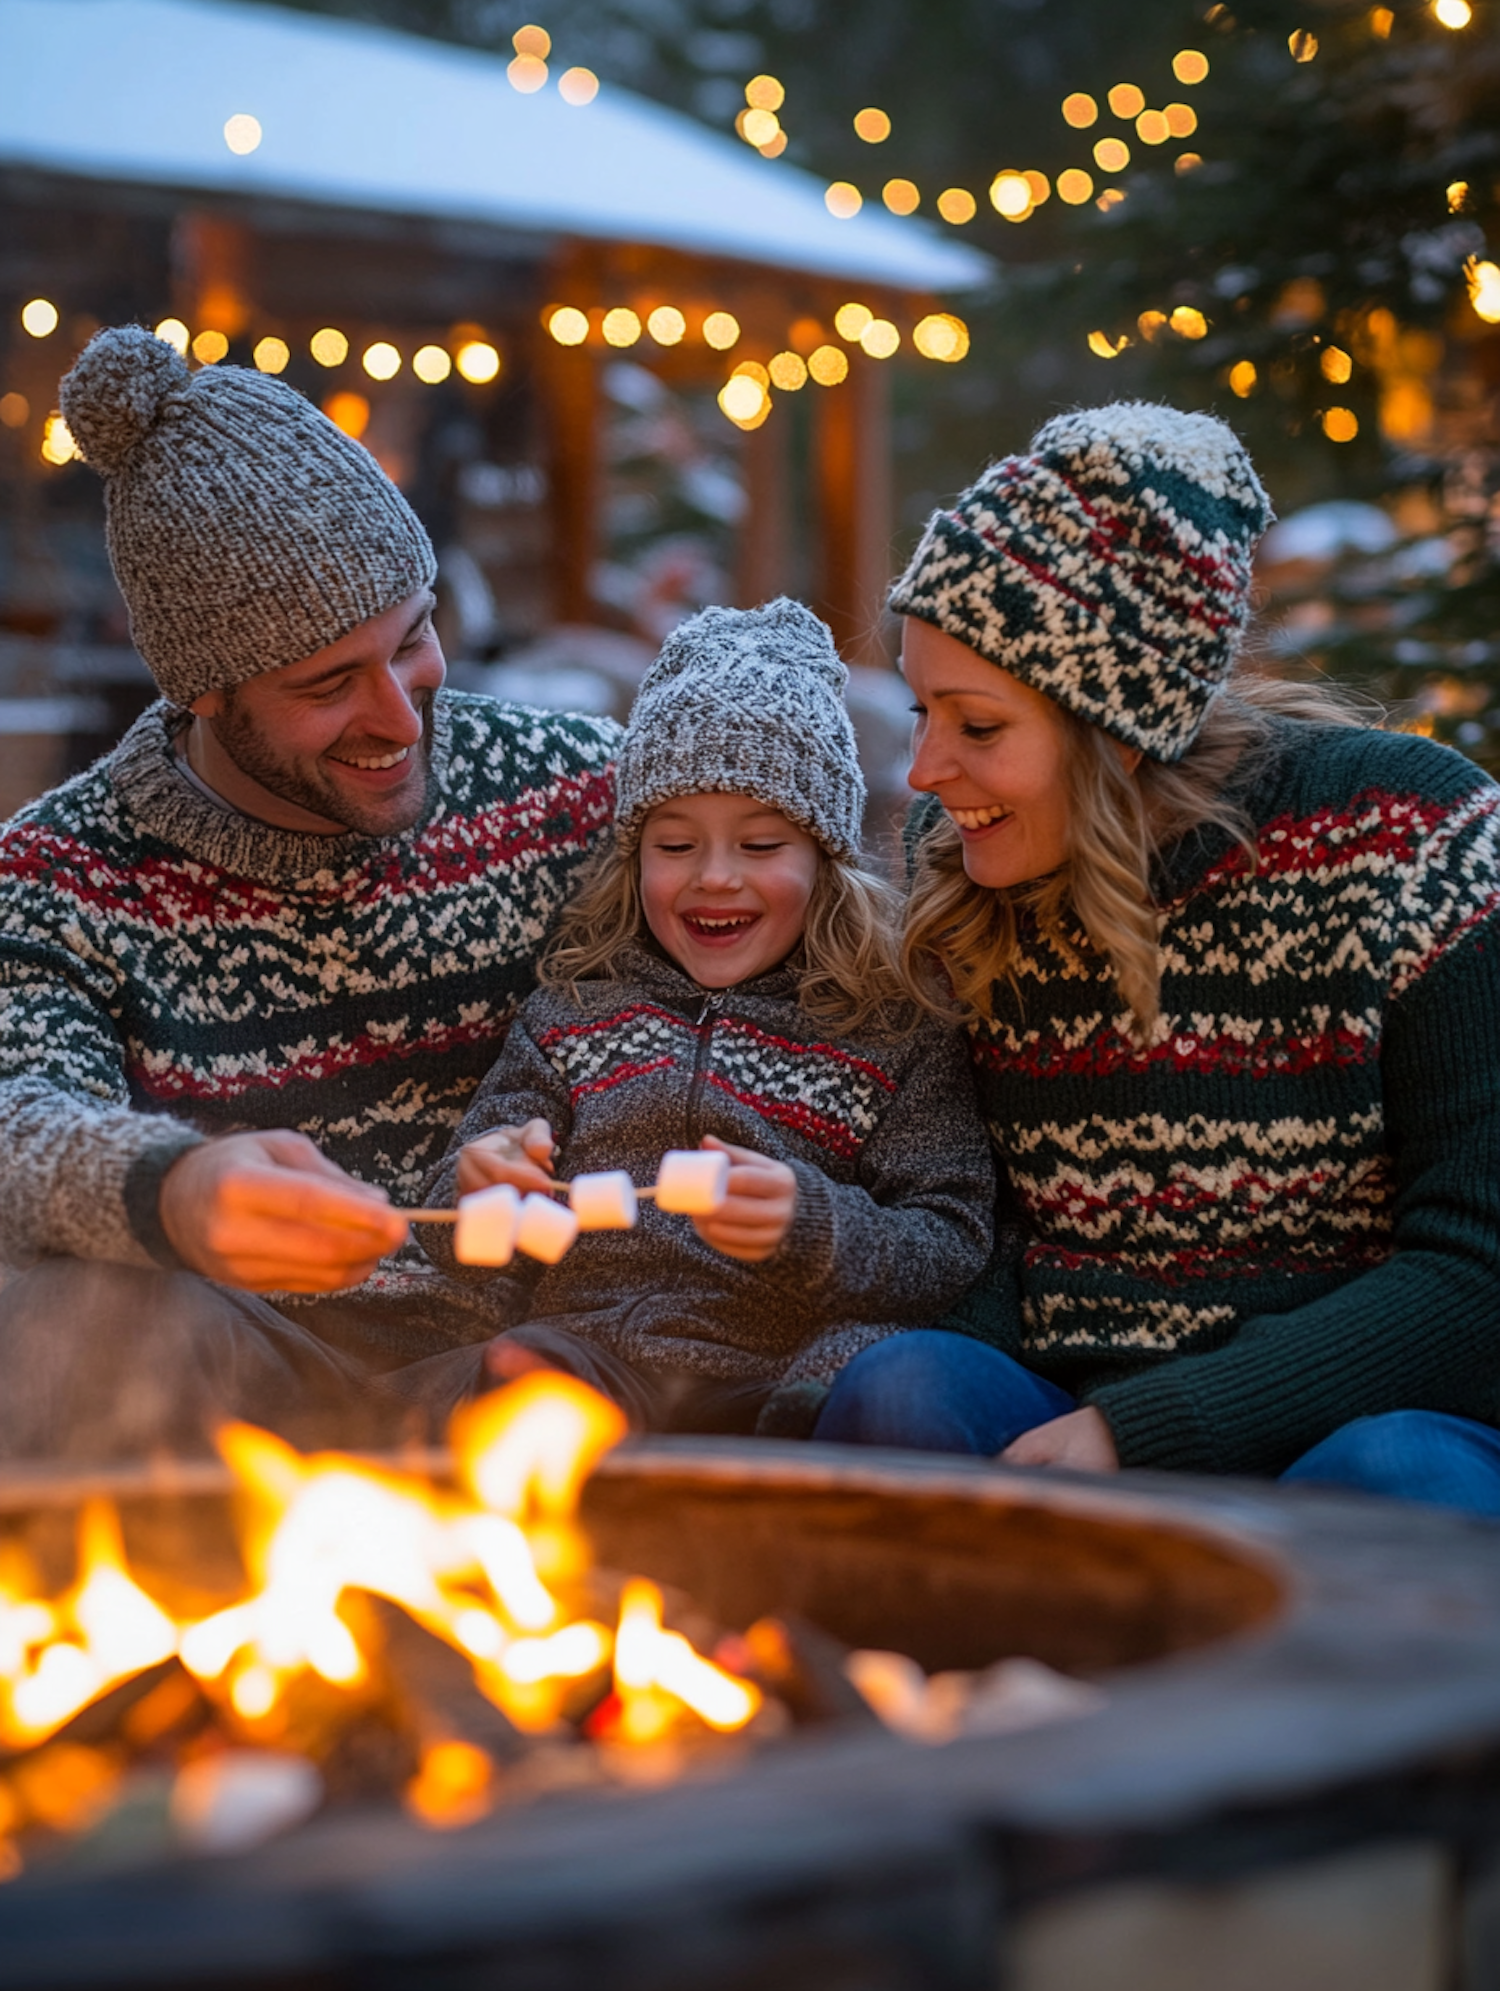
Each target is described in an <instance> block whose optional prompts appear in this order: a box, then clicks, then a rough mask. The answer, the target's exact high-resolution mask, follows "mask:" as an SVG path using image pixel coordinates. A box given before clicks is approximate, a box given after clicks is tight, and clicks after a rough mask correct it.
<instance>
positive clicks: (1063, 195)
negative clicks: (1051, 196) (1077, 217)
mask: <svg viewBox="0 0 1500 1991" xmlns="http://www.w3.org/2000/svg"><path fill="white" fill-rule="evenodd" d="M1093 197H1094V180H1093V175H1092V174H1091V173H1085V172H1084V171H1083V170H1082V168H1081V167H1078V166H1070V167H1069V168H1068V170H1067V171H1066V172H1065V173H1059V174H1058V176H1057V198H1058V199H1059V200H1060V201H1066V202H1067V204H1068V206H1069V207H1082V206H1083V204H1084V202H1085V201H1086V200H1092V199H1093Z"/></svg>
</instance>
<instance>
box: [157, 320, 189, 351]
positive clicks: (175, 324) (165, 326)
mask: <svg viewBox="0 0 1500 1991" xmlns="http://www.w3.org/2000/svg"><path fill="white" fill-rule="evenodd" d="M156 336H157V338H159V339H160V340H162V342H163V343H164V344H166V345H169V346H172V347H173V348H174V349H175V350H176V351H177V352H179V353H181V354H182V356H183V358H184V359H186V358H187V349H188V346H189V345H190V344H191V340H192V335H191V334H190V333H189V331H188V328H187V326H186V325H184V324H183V322H182V320H181V319H180V318H163V319H162V321H161V323H160V324H159V325H158V326H157V328H156Z"/></svg>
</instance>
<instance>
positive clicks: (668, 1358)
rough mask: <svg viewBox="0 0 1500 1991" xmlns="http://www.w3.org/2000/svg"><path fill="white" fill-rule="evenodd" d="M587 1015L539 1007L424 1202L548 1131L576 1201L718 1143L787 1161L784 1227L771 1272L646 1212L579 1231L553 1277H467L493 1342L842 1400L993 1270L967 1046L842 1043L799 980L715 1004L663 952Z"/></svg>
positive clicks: (757, 986)
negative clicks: (567, 1348) (504, 1133)
mask: <svg viewBox="0 0 1500 1991" xmlns="http://www.w3.org/2000/svg"><path fill="white" fill-rule="evenodd" d="M616 972H617V977H618V979H615V980H612V981H606V982H585V983H583V984H581V985H580V988H579V999H578V1000H577V1001H575V1000H574V999H573V996H572V994H571V993H570V992H566V991H553V990H549V989H539V990H538V991H537V992H536V994H535V995H533V996H532V997H531V998H530V1000H529V1001H528V1002H527V1004H526V1006H525V1007H524V1008H523V1009H522V1011H521V1013H520V1015H519V1016H518V1017H517V1019H516V1022H515V1024H514V1026H513V1028H512V1030H511V1032H510V1035H509V1037H508V1038H507V1039H506V1043H505V1049H504V1051H503V1053H502V1054H501V1057H500V1062H499V1063H498V1064H497V1065H496V1067H495V1069H494V1071H493V1072H491V1074H490V1076H489V1077H488V1078H487V1079H486V1080H485V1081H484V1083H483V1085H481V1087H480V1088H479V1091H478V1092H477V1093H476V1095H475V1097H474V1101H473V1104H472V1105H471V1106H470V1108H469V1111H468V1113H467V1115H466V1116H465V1119H464V1123H463V1125H462V1127H461V1128H460V1129H459V1131H458V1133H457V1135H456V1136H455V1137H454V1142H453V1148H452V1150H451V1152H450V1154H449V1156H448V1157H447V1159H446V1161H445V1162H444V1164H443V1167H442V1168H441V1169H440V1170H439V1171H438V1174H437V1177H436V1179H435V1180H434V1182H433V1183H432V1184H431V1186H430V1187H429V1189H428V1191H427V1195H428V1197H429V1198H431V1199H433V1200H436V1201H439V1202H442V1203H450V1202H451V1201H452V1198H453V1195H454V1191H455V1178H456V1171H457V1157H458V1150H459V1148H460V1147H461V1146H462V1145H463V1143H464V1142H465V1141H471V1140H475V1139H477V1138H478V1136H479V1135H481V1134H484V1133H489V1132H490V1131H492V1130H493V1129H494V1128H496V1127H503V1126H508V1127H514V1126H520V1125H522V1124H523V1123H524V1122H525V1121H527V1120H529V1119H532V1118H534V1117H540V1118H542V1119H544V1120H546V1121H548V1122H549V1123H550V1125H551V1127H552V1131H553V1134H554V1136H555V1138H556V1141H557V1144H558V1149H559V1154H558V1160H557V1173H558V1176H559V1178H561V1179H563V1180H567V1179H569V1178H571V1177H572V1176H575V1175H582V1174H585V1173H587V1172H588V1171H590V1170H594V1169H613V1168H623V1169H627V1170H628V1171H629V1172H630V1175H631V1178H632V1180H633V1181H635V1182H637V1183H640V1184H645V1183H649V1182H652V1181H654V1180H655V1177H656V1169H657V1164H658V1162H659V1161H660V1160H661V1157H662V1155H663V1154H664V1153H665V1152H666V1151H667V1149H669V1148H695V1147H697V1146H698V1144H699V1142H700V1141H701V1140H702V1138H703V1136H704V1135H705V1134H715V1135H717V1136H718V1138H719V1139H720V1140H724V1141H731V1142H733V1143H735V1144H736V1145H737V1146H739V1147H745V1148H754V1149H755V1150H756V1151H757V1152H758V1153H761V1154H766V1155H770V1156H771V1157H772V1158H773V1159H775V1160H777V1161H783V1162H785V1163H787V1165H788V1166H789V1167H790V1168H791V1170H792V1173H793V1174H794V1175H795V1176H796V1178H797V1201H796V1211H795V1215H794V1216H793V1219H792V1224H791V1228H790V1230H789V1231H788V1232H787V1235H786V1237H785V1238H784V1239H783V1241H782V1243H781V1245H780V1246H779V1247H778V1249H777V1250H776V1251H775V1252H774V1253H773V1254H772V1256H771V1257H770V1258H768V1259H766V1260H764V1261H763V1262H761V1263H759V1264H745V1263H742V1262H741V1261H740V1260H738V1259H734V1258H729V1257H726V1256H725V1254H724V1253H723V1252H720V1251H716V1250H714V1248H713V1247H712V1245H708V1244H705V1243H704V1242H703V1240H702V1239H701V1238H700V1237H699V1236H698V1233H697V1231H696V1230H695V1229H694V1228H693V1225H692V1222H691V1220H690V1219H689V1218H687V1217H683V1216H673V1215H670V1214H668V1213H667V1212H666V1211H663V1210H658V1209H657V1208H656V1206H655V1205H654V1204H652V1203H643V1204H642V1205H641V1211H640V1220H639V1224H638V1227H637V1228H636V1229H634V1230H626V1231H594V1232H585V1233H584V1235H583V1236H581V1237H580V1238H579V1239H578V1240H577V1242H576V1243H575V1244H574V1245H573V1247H572V1249H571V1250H570V1251H569V1252H568V1254H567V1256H566V1257H565V1258H563V1259H562V1260H561V1261H560V1262H559V1263H558V1264H557V1265H556V1266H553V1267H550V1268H543V1267H542V1266H540V1265H538V1264H536V1263H534V1262H530V1261H522V1260H520V1259H517V1260H516V1261H515V1262H514V1263H513V1266H512V1268H511V1269H510V1270H509V1271H507V1272H494V1271H486V1270H483V1269H480V1268H476V1267H469V1266H461V1265H459V1264H458V1263H457V1261H456V1260H455V1259H454V1257H453V1241H452V1233H451V1232H449V1231H447V1230H440V1229H439V1228H438V1227H437V1226H436V1225H434V1226H432V1227H430V1228H428V1229H426V1230H424V1232H423V1242H424V1244H425V1245H426V1247H427V1249H428V1251H429V1252H430V1253H431V1254H432V1256H433V1258H434V1259H435V1260H436V1261H437V1263H438V1264H439V1265H441V1266H442V1267H443V1268H444V1269H445V1270H447V1271H449V1272H451V1273H452V1274H453V1275H454V1276H455V1277H456V1278H457V1279H458V1280H460V1281H464V1282H468V1283H469V1284H470V1285H471V1286H472V1287H473V1288H474V1289H476V1290H482V1291H483V1292H484V1293H485V1295H486V1299H487V1303H488V1305H489V1306H490V1308H491V1309H492V1311H493V1319H494V1325H495V1327H496V1328H497V1329H500V1328H504V1327H514V1326H519V1325H521V1324H522V1323H523V1322H525V1321H539V1320H545V1321H547V1322H548V1323H549V1324H551V1325H553V1326H556V1327H562V1328H566V1329H568V1330H569V1331H571V1332H573V1333H576V1334H579V1335H582V1336H583V1337H584V1338H585V1339H587V1340H590V1341H593V1342H594V1343H596V1344H597V1345H599V1346H601V1347H603V1348H605V1349H607V1350H608V1351H609V1352H610V1353H611V1354H613V1355H616V1356H618V1357H620V1359H621V1360H623V1361H627V1362H632V1363H635V1364H638V1365H640V1366H641V1367H643V1368H645V1369H648V1370H655V1371H661V1370H664V1369H677V1370H689V1371H696V1372H697V1373H698V1374H700V1375H705V1376H713V1377H719V1378H722V1379H724V1380H733V1381H743V1382H747V1383H758V1382H768V1383H782V1384H789V1385H790V1384H805V1385H807V1386H809V1387H811V1386H814V1385H818V1384H826V1383H828V1382H829V1381H830V1380H831V1379H832V1377H833V1376H834V1375H835V1374H836V1373H837V1371H838V1370H839V1369H840V1368H842V1367H843V1365H844V1364H845V1363H846V1362H848V1361H849V1360H850V1359H851V1358H852V1357H853V1356H855V1355H857V1354H858V1353H859V1352H860V1350H861V1349H863V1348H867V1347H869V1346H870V1344H871V1343H872V1342H875V1341H879V1340H881V1339H882V1338H883V1337H884V1336H885V1335H887V1334H889V1333H891V1332H892V1331H893V1330H894V1329H896V1328H901V1327H917V1326H921V1325H923V1324H925V1323H926V1322H928V1321H930V1320H932V1319H933V1318H934V1317H935V1316H936V1315H937V1314H939V1313H941V1312H942V1311H943V1309H944V1308H945V1307H947V1306H949V1305H951V1304H952V1302H953V1301H954V1300H955V1299H957V1298H958V1296H959V1295H960V1294H961V1293H962V1292H963V1291H964V1289H965V1288H966V1287H967V1286H968V1285H969V1284H970V1282H971V1281H972V1280H973V1279H974V1278H975V1277H976V1276H977V1274H978V1273H979V1272H980V1271H981V1269H982V1268H983V1266H984V1263H985V1259H986V1257H987V1255H988V1252H989V1249H990V1236H991V1229H990V1227H991V1220H992V1215H993V1207H994V1187H995V1181H994V1171H993V1168H992V1166H991V1162H990V1157H989V1144H988V1141H987V1140H986V1137H985V1131H984V1125H983V1123H982V1121H981V1120H980V1117H979V1110H978V1107H977V1105H976V1103H975V1099H974V1084H973V1078H972V1075H971V1073H970V1070H969V1063H968V1059H967V1057H966V1055H965V1047H964V1043H963V1039H962V1037H961V1035H960V1034H959V1033H958V1032H956V1031H952V1030H945V1029H940V1028H938V1027H936V1026H934V1025H932V1024H923V1025H921V1026H920V1027H919V1028H918V1029H917V1030H916V1031H915V1032H914V1033H913V1034H911V1035H910V1036H907V1037H902V1038H898V1039H896V1040H895V1041H893V1042H882V1041H880V1040H878V1039H873V1038H871V1037H869V1036H868V1035H866V1036H861V1037H848V1036H839V1035H836V1034H834V1033H832V1032H830V1031H829V1029H828V1028H827V1026H826V1025H820V1024H819V1023H817V1022H816V1021H815V1020H814V1019H813V1018H812V1017H810V1016H809V1015H808V1014H807V1012H806V1011H805V1010H803V1009H802V1008H801V1007H800V1006H799V1004H798V1002H797V987H796V975H795V973H794V972H793V971H792V970H791V969H789V968H787V967H785V966H783V967H781V968H777V969H773V970H772V971H771V972H770V973H768V974H765V975H761V976H759V977H757V978H756V979H755V980H754V981H750V982H744V983H741V984H739V985H738V986H737V987H735V988H731V989H725V990H722V991H720V990H716V991H712V992H710V991H707V990H704V989H702V988H700V987H699V986H698V985H697V983H696V982H692V981H690V980H689V979H688V978H687V976H685V975H684V974H683V973H682V972H681V970H680V969H678V968H677V967H675V966H674V965H673V963H672V962H670V961H669V960H667V959H666V958H665V957H664V956H663V955H661V954H659V953H657V952H656V951H655V950H654V949H651V948H646V947H635V946H633V947H630V948H628V949H626V950H625V951H624V952H623V953H622V955H621V957H620V960H619V962H618V963H617V964H616Z"/></svg>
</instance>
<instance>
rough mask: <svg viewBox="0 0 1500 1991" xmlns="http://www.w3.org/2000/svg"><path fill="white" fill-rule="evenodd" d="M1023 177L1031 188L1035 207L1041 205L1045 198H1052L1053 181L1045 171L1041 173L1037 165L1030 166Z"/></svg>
mask: <svg viewBox="0 0 1500 1991" xmlns="http://www.w3.org/2000/svg"><path fill="white" fill-rule="evenodd" d="M1021 178H1022V179H1023V180H1024V181H1025V182H1026V184H1027V186H1028V187H1030V189H1031V201H1032V205H1033V207H1040V206H1041V204H1042V202H1043V201H1044V200H1051V198H1052V182H1051V181H1050V180H1049V179H1048V178H1047V175H1046V174H1045V173H1039V172H1038V171H1037V169H1036V167H1035V166H1028V167H1027V168H1026V171H1025V172H1024V173H1023V174H1022V175H1021Z"/></svg>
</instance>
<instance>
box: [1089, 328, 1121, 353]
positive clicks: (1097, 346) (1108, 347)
mask: <svg viewBox="0 0 1500 1991" xmlns="http://www.w3.org/2000/svg"><path fill="white" fill-rule="evenodd" d="M1129 344H1130V335H1129V333H1128V332H1122V333H1121V334H1120V336H1119V338H1118V339H1112V338H1111V337H1110V336H1109V334H1108V332H1090V333H1089V351H1090V352H1091V353H1097V354H1098V356H1099V358H1100V359H1118V358H1119V356H1120V354H1121V353H1123V352H1124V350H1125V348H1126V347H1127V346H1128V345H1129Z"/></svg>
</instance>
